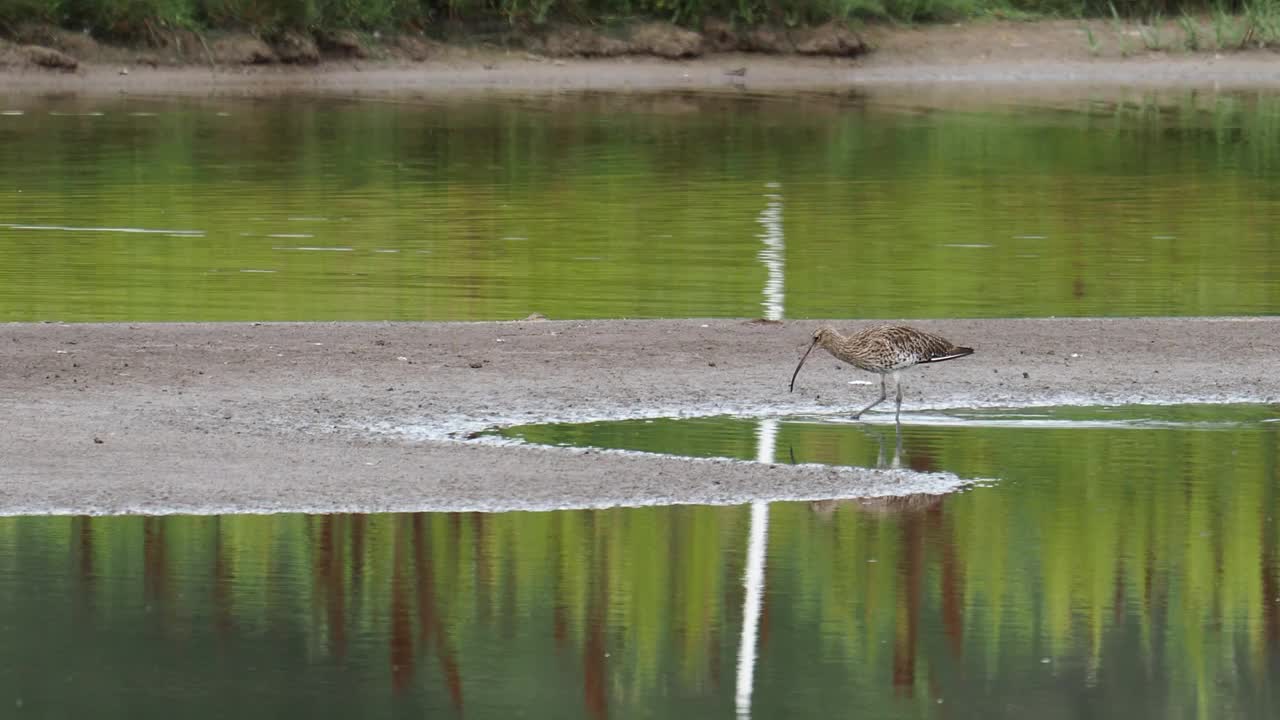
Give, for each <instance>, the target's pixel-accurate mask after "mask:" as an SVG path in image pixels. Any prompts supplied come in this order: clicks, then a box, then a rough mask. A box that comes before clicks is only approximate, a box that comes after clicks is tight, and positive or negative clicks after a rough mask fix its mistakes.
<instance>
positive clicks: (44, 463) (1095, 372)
mask: <svg viewBox="0 0 1280 720" xmlns="http://www.w3.org/2000/svg"><path fill="white" fill-rule="evenodd" d="M837 324H838V325H841V326H845V327H854V326H857V325H859V324H860V323H837ZM912 324H913V325H916V326H919V327H922V328H926V329H931V330H934V331H938V332H942V333H944V334H945V335H947V336H949V337H951V338H952V339H953V340H955V341H957V342H963V343H965V344H970V345H973V346H974V347H976V348H977V350H978V352H977V353H976V354H975V355H974V356H972V357H970V358H965V359H963V360H961V361H955V362H950V363H944V364H941V365H938V366H936V367H925V368H919V369H915V370H912V371H910V372H909V373H908V374H907V375H906V378H905V379H906V381H907V382H906V385H905V387H906V401H905V404H904V409H905V410H906V411H908V412H910V411H913V410H920V409H923V408H946V407H959V406H1028V405H1046V404H1060V403H1077V404H1113V403H1135V402H1153V403H1166V402H1277V401H1280V352H1277V351H1278V350H1280V340H1278V339H1277V338H1280V332H1278V331H1280V319H1278V318H1223V319H1045V320H945V321H912ZM815 325H816V322H814V321H787V322H785V323H781V324H765V323H759V322H752V321H747V320H651V321H583V322H575V321H563V322H553V321H531V322H509V323H300V324H276V323H264V324H250V323H234V324H154V325H153V324H135V325H123V324H104V325H94V324H56V323H52V324H8V325H0V422H3V425H4V427H3V432H2V433H0V457H3V465H2V466H0V513H3V514H28V513H58V514H68V513H138V512H146V513H172V512H193V513H216V512H282V511H308V512H333V511H414V510H504V509H548V508H555V507H607V506H616V505H643V504H652V503H670V502H680V503H737V502H746V501H748V500H753V499H821V498H836V497H855V496H873V495H891V494H908V493H915V492H941V491H945V490H948V489H951V488H953V487H954V480H955V479H954V478H948V477H945V476H942V475H939V476H924V475H919V474H915V473H910V472H892V471H877V470H858V469H840V470H837V469H832V468H826V467H820V466H798V467H796V466H787V465H777V466H770V465H764V464H759V463H744V462H730V461H723V462H721V461H701V462H690V461H687V460H681V459H677V458H666V457H660V456H648V455H628V454H613V453H582V452H576V451H568V450H556V449H538V448H529V447H502V446H494V445H487V444H484V443H480V442H473V441H462V440H459V439H457V438H462V437H465V436H466V434H467V433H469V432H472V431H474V430H477V429H481V428H485V427H490V426H494V425H503V424H512V423H528V422H539V421H547V420H574V419H591V418H614V417H636V416H673V415H713V414H722V413H735V414H741V415H746V416H755V417H765V416H780V415H788V414H795V413H825V414H838V413H841V412H844V411H846V410H847V409H848V408H849V407H850V405H851V404H852V403H855V402H859V401H862V400H863V399H864V398H862V395H863V394H866V393H867V392H868V390H869V389H868V388H867V387H866V386H850V385H849V384H848V381H849V380H851V379H866V378H871V377H873V376H866V377H865V378H864V377H857V378H855V376H854V374H853V371H850V370H848V369H842V368H840V367H839V366H838V365H837V363H836V362H835V361H834V360H832V359H830V358H825V357H824V358H818V360H819V362H816V363H814V362H812V361H811V362H810V363H809V365H811V367H809V366H807V367H806V369H805V371H804V373H803V374H802V376H801V380H800V382H799V383H798V386H797V390H796V392H795V393H793V394H792V393H788V392H787V388H786V382H787V379H788V378H789V376H790V372H791V370H792V368H793V367H794V364H795V361H796V359H797V358H798V356H799V354H800V352H801V351H802V349H803V347H804V346H805V344H806V340H807V338H808V337H809V334H810V333H811V332H812V329H813V327H814V326H815ZM1024 373H1025V375H1024ZM860 375H861V374H860ZM881 419H885V418H881ZM908 422H909V419H908Z"/></svg>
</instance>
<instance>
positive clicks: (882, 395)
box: [853, 375, 888, 420]
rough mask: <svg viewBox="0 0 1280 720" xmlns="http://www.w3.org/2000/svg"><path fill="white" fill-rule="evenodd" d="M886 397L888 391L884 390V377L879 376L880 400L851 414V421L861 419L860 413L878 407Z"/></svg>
mask: <svg viewBox="0 0 1280 720" xmlns="http://www.w3.org/2000/svg"><path fill="white" fill-rule="evenodd" d="M886 397H888V390H887V389H886V388H885V384H884V375H881V376H880V399H879V400H876V401H875V402H873V403H871V404H870V405H868V406H866V407H864V408H862V409H861V410H859V411H858V412H856V413H854V414H853V419H854V420H857V419H858V418H860V417H862V413H864V412H866V411H868V410H870V409H871V408H873V407H875V406H877V405H879V404H880V403H882V402H884V399H885V398H886Z"/></svg>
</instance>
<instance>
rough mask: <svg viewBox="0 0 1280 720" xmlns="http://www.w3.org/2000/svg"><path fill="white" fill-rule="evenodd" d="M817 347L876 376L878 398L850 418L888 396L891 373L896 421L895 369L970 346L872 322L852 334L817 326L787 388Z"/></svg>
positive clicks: (955, 354) (950, 356) (962, 352)
mask: <svg viewBox="0 0 1280 720" xmlns="http://www.w3.org/2000/svg"><path fill="white" fill-rule="evenodd" d="M818 346H821V347H822V348H823V349H824V350H826V351H827V352H829V353H831V354H832V355H834V356H835V357H836V359H838V360H843V361H844V362H847V363H849V364H850V365H852V366H854V367H856V368H858V369H859V370H866V371H868V372H873V373H876V374H877V375H879V376H880V398H879V399H878V400H876V401H875V402H873V403H871V404H870V405H868V406H866V407H864V408H862V409H861V410H859V411H858V412H856V413H854V415H853V419H854V420H857V419H858V418H860V417H862V413H864V412H866V411H868V410H870V409H871V408H873V407H875V406H877V405H879V404H880V403H882V402H884V401H885V398H886V397H887V396H888V388H887V387H886V385H885V382H886V379H887V378H888V376H889V375H893V384H894V386H895V387H896V388H897V395H898V401H897V407H896V409H895V410H894V420H895V421H896V420H897V418H898V416H899V415H900V414H901V413H902V380H901V378H899V377H898V373H899V372H901V371H902V370H906V369H907V368H910V367H915V366H916V365H920V364H923V363H931V362H942V361H943V360H954V359H956V358H962V357H964V356H966V355H972V354H973V348H967V347H959V346H957V345H954V344H952V343H951V341H950V340H947V339H946V338H944V337H940V336H938V335H934V334H933V333H927V332H924V331H923V330H917V329H915V328H911V327H906V326H904V325H876V326H874V327H869V328H866V329H865V330H860V331H858V332H856V333H853V334H852V335H841V334H840V333H838V332H836V330H835V329H834V328H830V327H820V328H818V330H817V331H816V332H815V333H814V334H813V342H812V343H810V344H809V349H808V350H805V351H804V355H803V356H802V357H801V358H800V364H799V365H796V371H795V372H794V373H792V374H791V390H795V389H796V376H797V375H799V374H800V368H801V367H804V361H805V359H806V358H808V357H809V353H811V352H813V349H814V348H815V347H818Z"/></svg>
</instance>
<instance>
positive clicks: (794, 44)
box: [0, 21, 1280, 95]
mask: <svg viewBox="0 0 1280 720" xmlns="http://www.w3.org/2000/svg"><path fill="white" fill-rule="evenodd" d="M1186 27H1187V26H1185V25H1175V24H1173V23H1166V25H1165V27H1163V28H1160V29H1155V31H1154V32H1153V28H1150V27H1146V26H1140V25H1137V24H1118V23H1113V22H1102V21H1091V22H1087V23H1084V22H1077V21H1042V22H1029V23H1015V22H1003V21H1001V22H997V21H991V22H970V23H965V24H959V25H937V26H921V27H905V28H904V27H891V26H870V27H867V28H863V29H858V30H854V29H851V28H849V27H847V26H844V25H836V24H831V25H826V26H822V27H820V28H809V29H803V30H793V31H781V30H775V29H767V28H766V29H754V30H750V31H742V32H737V31H732V30H731V29H728V28H727V27H724V26H722V25H716V24H715V23H711V24H708V26H706V27H705V28H703V31H702V32H691V31H688V30H684V29H681V28H677V27H674V26H671V25H662V24H654V23H649V24H645V25H638V26H634V27H631V28H629V29H626V30H625V31H619V32H616V33H605V32H602V31H598V30H591V29H583V28H575V27H570V26H557V27H552V28H549V29H545V30H539V31H536V32H531V33H528V34H522V35H519V36H511V37H502V38H497V39H495V40H492V41H491V40H484V39H482V38H471V39H469V40H468V41H465V42H458V43H452V44H450V43H442V42H438V41H434V40H428V39H426V38H424V37H421V36H398V37H383V38H372V37H370V36H357V35H355V34H353V33H334V34H331V35H326V36H320V37H311V36H302V35H298V34H286V35H284V36H281V37H280V38H277V39H276V41H275V42H274V43H272V44H268V43H266V42H264V41H262V40H260V39H257V38H253V37H250V36H247V35H238V36H237V35H230V36H222V37H208V38H206V37H202V36H198V35H195V34H193V33H189V32H188V33H181V32H178V33H171V34H169V35H166V36H164V37H163V38H162V39H160V41H158V43H157V44H156V46H155V47H146V48H121V47H112V46H106V45H102V44H99V43H96V42H95V41H93V40H92V39H91V38H88V37H87V36H85V35H83V34H79V33H69V32H66V31H62V30H56V29H50V28H45V27H28V28H24V29H22V31H21V32H19V33H18V34H17V36H16V37H14V38H12V39H11V41H10V42H3V41H0V81H2V82H4V84H5V87H6V90H8V91H10V92H14V93H51V92H52V93H76V94H83V95H102V94H152V95H156V94H165V95H209V94H236V95H273V94H280V93H297V92H305V93H340V94H346V95H373V94H383V95H386V94H391V95H406V94H413V93H423V92H425V93H434V92H441V91H446V92H447V91H472V90H482V91H491V90H499V91H517V92H520V91H547V90H645V89H653V90H659V89H726V90H738V91H741V90H800V89H818V88H842V87H850V86H869V85H903V84H906V85H920V84H926V83H927V84H933V85H938V86H966V85H967V86H973V85H1000V86H1005V87H1012V86H1021V87H1025V88H1040V89H1042V90H1043V89H1045V88H1049V87H1053V88H1062V87H1064V86H1087V87H1090V88H1094V87H1118V86H1157V87H1163V86H1171V87H1186V86H1205V87H1215V88H1228V87H1250V88H1252V87H1259V88H1275V87H1280V70H1278V69H1277V65H1276V63H1275V62H1274V53H1272V52H1271V51H1268V50H1263V49H1258V48H1253V49H1243V50H1242V49H1241V48H1240V45H1239V43H1234V42H1228V41H1226V40H1222V41H1221V42H1219V41H1217V40H1212V39H1211V38H1215V37H1216V36H1215V34H1214V31H1213V30H1212V29H1210V28H1209V27H1208V26H1207V24H1205V23H1202V24H1201V25H1200V28H1201V30H1200V31H1199V34H1198V35H1195V36H1194V39H1193V37H1192V36H1189V35H1186V33H1187V32H1188V31H1187V30H1186V29H1185V28H1186Z"/></svg>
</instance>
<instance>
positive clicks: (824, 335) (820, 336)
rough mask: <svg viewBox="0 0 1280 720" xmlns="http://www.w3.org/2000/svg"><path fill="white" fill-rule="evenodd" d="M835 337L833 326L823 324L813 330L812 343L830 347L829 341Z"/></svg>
mask: <svg viewBox="0 0 1280 720" xmlns="http://www.w3.org/2000/svg"><path fill="white" fill-rule="evenodd" d="M835 339H836V331H835V328H833V327H830V326H828V325H823V326H822V327H820V328H818V329H817V330H814V331H813V344H814V345H821V346H822V347H830V345H831V341H832V340H835Z"/></svg>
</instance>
